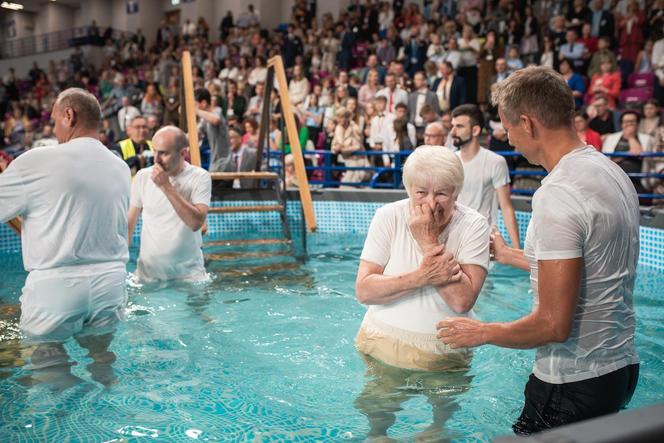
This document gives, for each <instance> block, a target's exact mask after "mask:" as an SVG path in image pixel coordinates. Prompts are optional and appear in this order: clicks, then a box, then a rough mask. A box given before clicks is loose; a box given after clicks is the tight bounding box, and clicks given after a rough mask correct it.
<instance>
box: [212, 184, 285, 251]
mask: <svg viewBox="0 0 664 443" xmlns="http://www.w3.org/2000/svg"><path fill="white" fill-rule="evenodd" d="M210 176H211V178H212V180H213V181H233V180H266V181H268V182H272V183H273V189H274V191H275V194H276V200H277V204H262V205H242V206H212V207H210V208H209V209H208V213H209V214H210V213H212V214H229V213H234V212H278V213H279V217H280V218H281V228H282V230H283V233H284V238H283V239H255V240H251V239H247V240H234V241H224V240H220V241H215V242H208V243H206V246H220V245H229V246H230V245H232V244H236V245H239V244H271V243H287V244H290V243H291V241H292V238H291V231H290V226H289V224H288V215H287V213H286V210H287V207H286V193H285V190H284V187H283V184H282V180H281V177H279V174H277V173H276V172H264V171H261V172H253V171H252V172H211V173H210Z"/></svg>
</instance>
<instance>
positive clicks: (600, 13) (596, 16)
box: [590, 0, 616, 46]
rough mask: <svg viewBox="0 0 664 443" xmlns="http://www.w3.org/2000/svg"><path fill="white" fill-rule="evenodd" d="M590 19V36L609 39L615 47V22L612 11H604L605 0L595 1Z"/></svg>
mask: <svg viewBox="0 0 664 443" xmlns="http://www.w3.org/2000/svg"><path fill="white" fill-rule="evenodd" d="M590 19H591V20H590V25H591V26H592V28H591V31H590V35H591V36H593V37H609V38H610V39H611V46H614V45H615V43H616V40H615V21H614V19H613V14H612V13H611V11H607V10H606V9H604V0H595V2H594V4H593V12H592V15H591V17H590Z"/></svg>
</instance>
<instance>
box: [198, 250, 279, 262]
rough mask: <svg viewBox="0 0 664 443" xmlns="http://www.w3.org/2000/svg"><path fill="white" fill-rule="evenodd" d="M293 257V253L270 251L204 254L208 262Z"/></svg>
mask: <svg viewBox="0 0 664 443" xmlns="http://www.w3.org/2000/svg"><path fill="white" fill-rule="evenodd" d="M290 255H292V252H291V251H268V252H248V251H247V252H244V251H240V252H237V251H233V252H223V253H218V254H204V257H205V259H206V260H210V261H222V260H238V259H247V258H270V257H281V256H290Z"/></svg>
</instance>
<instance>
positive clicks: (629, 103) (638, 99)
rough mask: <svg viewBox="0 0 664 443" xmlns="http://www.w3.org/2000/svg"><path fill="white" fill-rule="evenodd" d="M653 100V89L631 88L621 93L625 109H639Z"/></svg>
mask: <svg viewBox="0 0 664 443" xmlns="http://www.w3.org/2000/svg"><path fill="white" fill-rule="evenodd" d="M650 98H652V88H629V89H625V90H623V91H621V92H620V103H621V104H622V106H623V107H624V108H629V109H638V108H640V107H641V105H643V104H644V103H645V102H646V101H648V100H649V99H650Z"/></svg>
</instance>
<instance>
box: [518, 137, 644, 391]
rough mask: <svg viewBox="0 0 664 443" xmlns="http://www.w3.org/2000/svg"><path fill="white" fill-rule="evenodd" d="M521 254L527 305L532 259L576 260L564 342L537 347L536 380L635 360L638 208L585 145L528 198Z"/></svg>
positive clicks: (615, 174) (624, 182)
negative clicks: (577, 282) (579, 264)
mask: <svg viewBox="0 0 664 443" xmlns="http://www.w3.org/2000/svg"><path fill="white" fill-rule="evenodd" d="M524 252H525V256H526V259H527V260H528V263H529V264H530V281H531V287H532V289H533V294H534V303H535V305H536V304H537V303H538V289H539V288H538V272H537V261H538V260H564V259H572V258H577V257H583V261H584V263H583V266H584V269H583V274H582V281H581V292H580V294H579V299H578V305H577V308H576V312H575V314H574V321H573V324H572V331H571V333H570V336H569V338H568V339H567V340H566V341H565V342H563V343H550V344H547V345H544V346H541V347H539V348H538V349H537V356H536V359H535V366H534V369H533V373H534V374H535V376H536V377H537V378H539V379H540V380H543V381H545V382H547V383H570V382H576V381H581V380H586V379H589V378H594V377H599V376H602V375H605V374H608V373H609V372H613V371H616V370H618V369H621V368H623V367H625V366H627V365H630V364H634V363H638V362H639V359H638V356H637V354H636V349H635V347H634V323H635V318H634V309H633V306H632V291H633V289H634V279H635V277H636V264H637V260H638V256H639V202H638V198H637V196H636V191H635V190H634V185H632V183H631V182H630V180H629V178H628V177H627V175H626V174H625V173H624V172H623V171H622V169H620V167H619V166H617V165H616V164H615V163H614V162H612V161H611V160H609V159H607V158H606V157H605V156H603V155H602V154H600V153H598V152H597V150H596V149H595V148H593V147H592V146H586V147H583V148H579V149H576V150H574V151H572V152H570V153H569V154H567V155H565V156H564V157H563V158H562V159H561V160H560V162H559V163H558V164H557V165H556V167H555V168H554V169H553V170H552V171H551V173H550V174H549V175H548V176H547V177H546V178H544V180H542V186H541V187H540V188H539V189H538V190H537V192H536V193H535V195H534V197H533V216H532V219H531V221H530V225H529V226H528V232H527V233H526V243H525V251H524Z"/></svg>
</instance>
